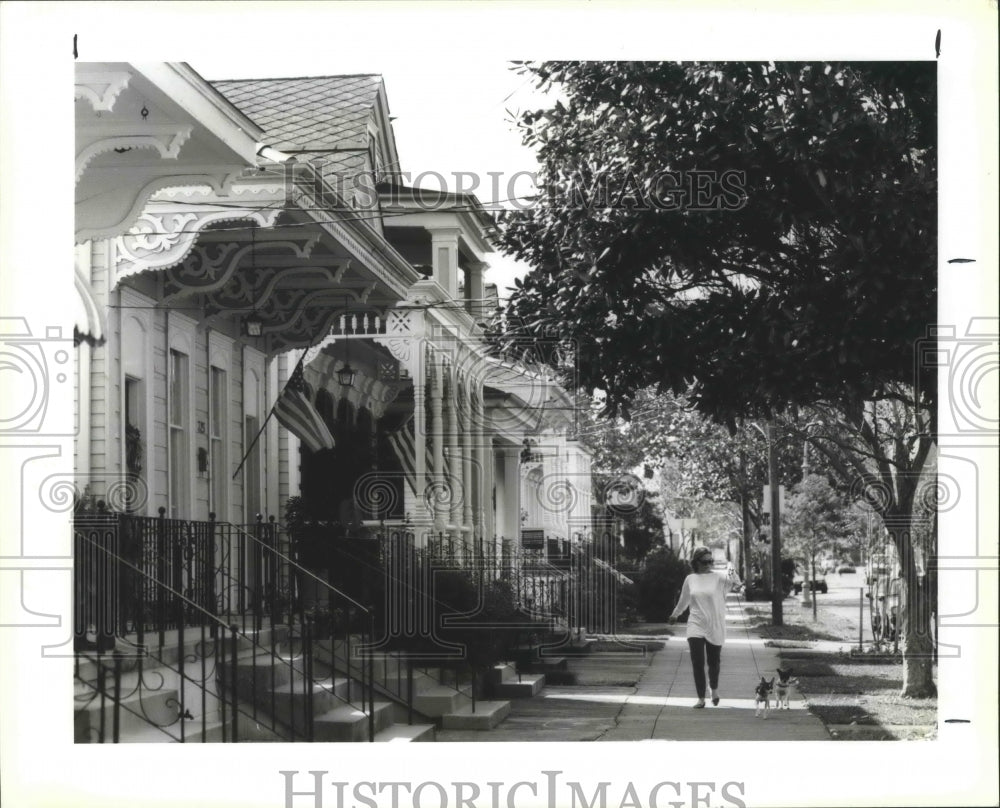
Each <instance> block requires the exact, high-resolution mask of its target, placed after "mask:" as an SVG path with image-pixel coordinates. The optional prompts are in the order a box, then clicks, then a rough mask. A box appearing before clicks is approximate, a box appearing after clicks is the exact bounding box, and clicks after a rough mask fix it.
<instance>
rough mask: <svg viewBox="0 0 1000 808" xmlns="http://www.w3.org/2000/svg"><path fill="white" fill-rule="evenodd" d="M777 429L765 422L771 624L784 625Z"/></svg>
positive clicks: (772, 421)
mask: <svg viewBox="0 0 1000 808" xmlns="http://www.w3.org/2000/svg"><path fill="white" fill-rule="evenodd" d="M776 432H777V429H776V428H775V426H774V420H773V419H772V420H770V421H768V422H767V481H768V484H769V485H770V487H771V624H772V625H775V626H781V625H784V622H783V620H784V618H783V614H782V606H783V601H784V599H785V592H784V589H783V588H782V585H781V490H780V489H779V487H778V446H777V443H778V442H777V440H776Z"/></svg>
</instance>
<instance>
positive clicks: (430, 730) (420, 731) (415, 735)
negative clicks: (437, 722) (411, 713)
mask: <svg viewBox="0 0 1000 808" xmlns="http://www.w3.org/2000/svg"><path fill="white" fill-rule="evenodd" d="M435 732H436V730H435V728H434V725H433V724H413V725H410V724H392V725H390V726H388V727H386V728H385V729H383V730H380V731H379V732H376V733H375V742H376V743H417V742H419V741H424V742H426V741H434V740H435Z"/></svg>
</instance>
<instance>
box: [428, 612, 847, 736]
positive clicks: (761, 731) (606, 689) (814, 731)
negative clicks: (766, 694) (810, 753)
mask: <svg viewBox="0 0 1000 808" xmlns="http://www.w3.org/2000/svg"><path fill="white" fill-rule="evenodd" d="M673 631H674V634H673V636H667V635H663V636H660V637H650V636H644V637H643V638H642V639H645V640H652V639H656V640H661V641H663V642H664V643H665V647H664V648H663V650H661V651H656V652H654V653H652V654H651V655H650V656H647V657H646V658H645V659H642V660H640V659H637V658H635V657H633V658H631V659H629V658H627V657H622V658H620V663H618V664H620V665H621V667H622V668H623V670H624V669H630V670H631V674H632V677H633V678H634V676H635V674H636V673H638V675H639V679H638V681H637V682H636V686H635V687H622V686H614V685H608V686H601V685H593V686H583V687H581V686H558V687H556V686H546V688H545V689H544V690H543V691H542V692H541V693H540V694H539V695H537V696H535V697H534V698H531V699H521V700H515V701H513V702H512V703H511V708H512V709H511V714H510V716H509V717H508V718H507V719H506V720H505V721H504V722H503V723H502V724H500V726H498V727H497V728H496V729H494V730H493V731H491V732H482V733H475V732H454V731H441V732H438V735H437V739H438V741H444V742H447V741H463V742H469V741H490V742H494V741H520V742H524V741H596V740H599V741H649V740H653V741H828V740H830V739H831V738H830V734H829V732H827V730H826V727H824V725H823V722H822V721H820V720H819V718H817V717H816V716H814V715H812V714H811V713H809V711H808V710H807V709H806V706H805V703H804V701H803V700H802V698H801V696H799V694H798V692H797V690H796V688H794V687H793V688H792V690H791V693H790V698H789V705H790V709H788V710H775V709H774V707H773V704H772V709H771V711H770V714H769V716H768V718H767V719H766V720H765V719H764V718H758V717H756V716H755V715H754V711H755V706H754V700H753V690H754V687H755V686H756V684H757V682H759V681H760V677H761V676H766V678H767V679H770V678H771V677H772V676H777V674H776V672H775V669H776V668H777V667H778V653H777V651H776V650H775V649H773V648H765V647H764V640H763V639H761V638H760V637H759V636H758V635H755V634H754V633H753V632H750V633H749V635H748V633H747V629H746V621H745V616H744V614H743V611H742V609H741V608H740V606H739V605H738V603H737V601H736V599H735V597H734V596H730V600H729V601H728V624H727V638H726V644H725V646H724V647H723V650H722V673H721V676H720V679H719V693H720V696H721V702H720V704H719V706H718V707H713V706H712V704H711V702H708V705H707V706H706V707H705V709H703V710H697V709H693V708H692V706H691V705H693V704H694V703H695V700H696V695H695V689H694V680H693V679H692V676H691V660H690V658H689V655H688V648H687V641H686V640H685V639H684V626H683V625H678V626H675V627H674V628H673ZM594 656H597V655H596V654H595V655H594ZM601 656H603V655H601ZM591 658H592V657H591ZM615 659H616V658H615V657H611V658H610V659H608V660H607V662H606V663H605V664H607V665H609V666H612V667H613V666H614V665H615V664H616V663H615ZM637 665H639V666H641V668H642V669H641V670H639V671H636V670H635V668H636V666H637ZM758 671H759V672H758Z"/></svg>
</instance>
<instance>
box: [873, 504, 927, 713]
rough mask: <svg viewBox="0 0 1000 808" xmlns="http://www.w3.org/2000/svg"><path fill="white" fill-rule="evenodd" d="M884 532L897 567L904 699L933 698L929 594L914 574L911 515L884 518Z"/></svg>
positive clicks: (914, 562)
mask: <svg viewBox="0 0 1000 808" xmlns="http://www.w3.org/2000/svg"><path fill="white" fill-rule="evenodd" d="M885 525H886V528H887V529H888V531H889V535H890V536H891V537H892V541H893V544H895V546H896V552H897V557H898V558H899V564H900V593H899V600H900V604H899V605H900V611H901V614H900V615H899V616H898V619H897V625H898V628H897V631H899V632H901V633H902V635H903V643H902V648H903V690H902V692H901V694H900V695H902V696H903V697H904V698H933V697H934V696H937V685H936V684H935V683H934V643H933V638H932V634H931V610H930V598H929V597H928V595H929V593H928V592H925V591H924V588H925V587H926V586H927V582H926V580H924V579H923V578H922V577H921V576H920V575H918V574H917V565H916V559H915V557H914V552H913V542H912V540H911V531H912V511H911V512H908V513H906V514H901V513H896V514H893V516H891V517H888V518H886V520H885Z"/></svg>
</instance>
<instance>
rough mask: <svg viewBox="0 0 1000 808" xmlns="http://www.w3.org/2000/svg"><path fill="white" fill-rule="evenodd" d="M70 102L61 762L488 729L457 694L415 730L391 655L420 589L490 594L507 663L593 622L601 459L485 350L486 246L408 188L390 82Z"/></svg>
mask: <svg viewBox="0 0 1000 808" xmlns="http://www.w3.org/2000/svg"><path fill="white" fill-rule="evenodd" d="M76 79H77V85H76V122H77V123H76V136H77V143H76V152H77V158H76V190H77V204H76V213H77V216H76V256H75V257H76V266H75V282H76V287H77V291H78V293H79V301H80V305H79V311H80V313H79V316H78V322H77V324H76V342H77V377H76V412H77V417H78V422H79V424H80V425H81V429H80V430H79V438H78V440H77V443H76V447H75V464H76V478H77V479H78V480H79V481H80V482H79V485H78V500H79V501H78V508H77V514H76V525H77V530H76V535H77V545H76V552H77V561H76V584H75V586H76V590H77V592H76V612H77V614H76V630H77V639H78V648H79V650H80V654H81V661H80V662H78V665H77V674H78V675H77V679H78V682H77V685H78V693H77V699H78V705H77V706H78V710H77V712H78V722H77V724H78V740H111V739H112V737H111V735H112V733H111V730H110V725H111V722H110V719H108V720H105V718H106V713H107V711H108V710H112V711H113V712H114V716H115V717H114V726H115V730H114V739H115V740H118V739H119V732H120V729H119V721H125V722H126V723H128V721H127V720H126V719H128V720H131V721H132V723H133V724H135V733H136V739H150V740H152V739H160V740H171V739H173V740H235V739H237V738H239V739H241V740H249V739H253V738H252V733H250V732H249V731H248V730H247V729H246V727H247V725H248V722H246V720H245V716H246V715H248V710H251V711H252V714H253V715H254V716H256V717H255V718H254V721H253V722H249V723H252V724H254V725H255V727H256V731H258V732H260V731H262V730H261V720H260V718H259V715H261V714H263V715H266V716H267V720H266V721H265V722H264V724H265V725H266V726H265V729H266V732H265V735H266V736H267V738H271V739H273V738H279V739H280V738H284V739H307V740H312V739H327V740H335V739H361V738H365V739H368V740H374V739H377V738H380V737H381V735H380V733H385V732H388V728H389V727H391V726H392V725H393V724H394V723H395V724H405V726H407V727H411V729H409V730H400V732H401V733H402V734H401V737H407V738H413V739H416V738H421V739H426V738H427V737H428V735H430V736H431V737H432V735H433V727H434V726H435V725H436V726H449V725H452V726H461V725H463V724H462V723H461V722H462V721H466V722H469V723H468V724H467V725H469V726H472V725H477V722H478V724H481V725H483V726H484V727H488V726H492V725H493V724H495V722H496V721H498V720H502V717H503V715H504V710H503V707H502V704H503V702H502V701H498V700H496V699H494V700H486V701H483V699H482V691H483V685H484V682H483V681H477V680H476V675H477V674H476V671H475V670H472V671H470V672H468V673H469V676H470V681H469V682H468V683H466V684H465V685H463V686H462V687H464V690H462V687H458V688H457V690H458V691H460V692H458V693H457V695H455V696H453V697H452V698H450V699H444V700H443V701H442V704H443V702H447V704H444V706H442V704H438V703H436V702H434V703H432V702H433V700H432V699H427V698H425V699H424V701H423V702H421V701H420V700H419V695H414V694H415V692H416V691H415V689H414V681H415V678H416V679H417V680H418V681H419V679H420V677H422V676H432V674H431V673H430V672H428V671H424V670H423V669H418V670H417V671H416V672H415V671H414V664H413V662H412V660H406V661H405V663H403V662H401V661H400V658H399V656H398V655H397V656H395V657H393V656H391V654H392V653H395V652H394V651H393V649H392V648H391V643H389V642H387V640H386V638H387V637H389V635H391V634H392V631H391V630H390V629H391V626H394V625H396V624H397V623H403V624H408V623H412V622H413V619H412V614H411V613H410V612H411V611H412V610H413V609H416V608H417V603H416V601H414V600H413V596H412V592H411V591H410V590H412V589H413V587H412V586H411V585H410V579H409V578H407V577H406V576H408V575H411V574H413V573H412V569H414V568H415V567H414V565H415V564H417V565H418V566H419V564H424V565H426V564H428V563H431V562H432V561H433V563H435V564H437V565H438V567H437V568H439V569H451V570H462V569H466V570H469V569H472V570H475V575H474V576H472V578H471V579H472V580H473V581H475V582H478V584H477V585H478V586H480V587H483V586H492V585H494V584H498V583H499V582H502V583H503V584H504V586H505V587H506V591H508V593H509V594H510V597H511V598H512V599H513V605H514V606H515V607H516V610H517V614H518V615H519V617H518V619H517V620H515V621H513V623H511V626H512V628H511V632H512V633H511V636H512V637H514V638H515V639H514V640H513V641H512V645H511V647H512V648H514V647H519V643H520V640H518V639H517V636H518V634H517V632H518V631H519V630H520V629H526V630H527V629H532V630H533V632H536V631H537V626H533V625H532V624H533V623H535V622H537V624H538V626H542V625H544V627H545V628H546V630H548V631H550V632H551V631H555V632H556V633H557V634H558V632H563V633H564V634H566V635H567V636H568V634H569V633H571V631H572V630H573V629H574V628H578V627H580V626H581V625H583V624H584V623H585V622H586V620H583V621H581V618H580V614H581V609H582V607H581V605H580V603H581V601H580V598H579V597H576V598H574V595H573V588H574V580H577V579H578V578H579V577H580V573H579V570H576V571H574V565H573V563H572V562H571V559H572V558H574V557H575V556H574V550H573V548H574V547H576V548H579V547H580V546H581V545H582V543H584V542H585V540H586V537H587V536H588V534H589V532H590V531H592V525H591V510H592V503H591V487H590V455H589V452H588V450H587V449H586V447H585V446H584V445H583V444H581V443H580V442H579V441H577V440H576V439H575V437H574V436H575V430H574V420H573V412H574V407H573V402H572V400H571V398H570V397H569V396H568V394H567V393H566V391H565V390H563V389H562V388H561V387H560V386H559V385H558V384H556V383H555V382H554V381H553V378H552V371H551V367H550V365H549V364H548V363H545V362H540V361H534V360H533V359H532V358H531V357H530V356H527V355H520V356H518V355H516V353H510V352H508V353H507V354H503V355H501V354H499V353H498V352H497V351H496V350H495V349H494V347H493V346H492V344H491V342H490V340H489V338H488V333H487V330H486V321H487V320H488V319H489V317H490V316H491V315H492V313H493V311H494V310H495V308H496V306H497V301H496V292H495V287H491V286H490V285H489V284H488V283H486V277H485V276H486V271H487V268H488V258H489V255H490V253H491V252H492V251H493V247H492V245H491V240H492V232H493V222H492V220H491V218H490V216H489V215H488V214H487V213H486V211H484V210H483V208H482V206H481V205H480V203H479V202H478V201H477V200H476V199H475V198H474V197H472V196H469V195H462V194H449V193H443V192H427V191H424V190H421V189H415V188H411V187H407V186H406V185H405V184H403V183H402V182H401V181H400V169H399V165H400V156H399V155H398V154H397V151H396V144H395V140H394V136H393V131H392V123H391V118H390V116H389V107H388V101H387V98H386V92H385V86H384V84H383V82H382V80H381V78H380V77H379V76H374V75H359V76H331V77H318V78H291V79H261V80H238V81H218V82H214V83H209V82H207V81H205V80H204V79H202V78H201V77H200V76H198V74H197V73H195V72H194V71H193V70H191V68H189V67H187V66H186V65H181V64H152V65H145V64H142V65H139V64H124V63H122V64H82V63H81V64H79V65H78V66H77V77H76ZM415 559H416V561H415ZM401 570H402V572H401ZM387 580H390V581H396V582H398V581H400V580H403V581H404V582H405V586H403V587H401V588H400V592H402V594H400V592H397V593H396V594H395V595H394V594H393V593H392V592H390V591H389V590H390V589H392V587H391V586H388V587H387V586H386V584H385V582H386V581H387ZM413 580H416V579H413ZM380 582H381V583H380ZM404 590H405V591H404ZM431 597H432V599H433V596H431ZM387 613H392V614H391V616H387ZM518 621H520V622H518ZM429 630H430V632H431V633H432V634H433V633H434V630H435V629H434V627H430V629H429ZM191 643H194V644H195V650H193V651H192V650H191V649H189V648H187V646H186V645H185V644H188V645H190V644H191ZM352 643H353V647H352ZM440 644H441V645H448V643H444V642H442V643H440ZM520 644H521V645H523V643H520ZM452 645H453V643H452ZM358 648H364V649H366V652H365V653H359V652H358ZM248 649H249V650H248ZM508 650H509V649H508ZM535 650H537V649H535ZM376 651H377V653H376ZM529 651H531V649H529ZM532 652H533V651H532ZM95 654H96V657H95V656H94V655H95ZM248 654H249V656H250V658H252V663H251V662H248V661H247V659H248ZM453 656H454V655H453ZM459 656H461V655H459ZM191 658H195V659H197V660H198V664H199V665H200V668H199V674H198V676H200V677H201V678H200V680H199V679H198V676H194V675H193V674H192V672H191V669H190V667H188V668H187V669H186V668H185V664H186V663H185V659H191ZM206 659H207V660H208V661H209V662H210V663H211V665H209V667H210V668H211V669H212V671H213V672H211V673H210V674H206V673H205V665H206ZM262 660H263V661H262ZM492 661H494V662H503V661H504V660H492ZM154 664H156V665H160V666H165V668H166V669H169V671H170V673H169V674H166V675H164V676H161V679H162V680H163V681H166V682H168V685H166V686H162V685H161V688H160V690H161V691H164V690H169V691H171V693H172V695H171V696H169V697H167V694H166V693H165V692H152V693H151V692H150V690H149V686H148V683H147V682H146V678H148V677H144V675H143V667H144V666H145V667H146V669H148V668H149V667H150V666H152V665H154ZM379 665H381V666H382V670H381V672H380V671H379ZM392 666H395V673H392V672H391V668H392ZM453 667H455V668H458V667H461V666H460V665H459V664H458V663H457V662H456V663H455V664H454V665H453ZM501 667H502V666H501ZM404 668H405V674H404V673H402V672H401V671H403V670H404ZM161 672H162V671H161ZM490 675H491V676H492V675H495V676H496V677H497V681H496V682H495V683H494V684H495V688H494V694H496V693H500V692H502V688H501V685H502V683H503V682H504V681H505V678H504V673H503V671H502V670H500V669H499V668H498V669H497V670H494V671H493V672H492V673H491V674H490ZM130 676H131V677H132V678H131V679H130V678H129V677H130ZM171 676H173V677H174V680H176V681H175V682H174V685H173V686H172V687H171V686H169V682H170V681H174V680H172V679H171ZM108 677H110V678H108ZM112 679H113V680H114V687H115V688H117V690H116V691H115V692H116V693H117V696H116V697H115V698H113V699H112V698H109V696H108V694H109V692H110V691H109V690H108V688H109V687H111V684H109V683H110V682H111V681H112ZM458 679H460V677H457V679H456V681H457V680H458ZM106 680H107V681H106ZM195 680H198V682H196V681H195ZM199 682H200V684H199ZM352 683H353V684H352ZM487 684H488V683H487ZM488 689H489V688H487V690H488ZM417 691H419V688H417ZM97 694H100V699H99V700H98V699H97ZM487 695H489V693H487ZM477 698H478V704H477ZM106 699H108V700H109V702H111V703H113V705H115V706H114V707H107V708H106V707H105V700H106ZM130 699H131V701H130ZM470 699H471V707H470V705H469V704H468V703H467V702H469V701H470ZM268 700H269V701H268ZM178 702H179V703H180V705H181V706H180V710H179V716H178V715H177V714H176V713H177V712H178V711H177V710H176V709H174V708H172V707H168V706H167V705H168V704H173V705H175V706H176V704H177V703H178ZM248 705H250V706H248ZM498 705H500V706H498ZM477 709H478V712H477ZM258 710H259V711H260V712H258ZM338 711H340V712H341V713H345V714H348V718H345V719H344V720H343V721H341V720H340V719H339V718H338V719H337V720H334V714H338ZM402 714H406V716H407V718H408V720H406V721H402V720H400V716H401V715H402ZM107 715H110V713H107ZM338 715H339V714H338ZM414 715H416V716H417V719H416V720H414ZM151 716H152V717H151ZM463 716H464V717H463ZM394 718H395V721H394V720H393V719H394ZM352 722H353V723H352ZM449 722H451V723H450V724H449ZM345 724H346V725H347V726H346V728H345ZM98 726H99V727H100V729H98ZM413 727H416V729H412V728H413ZM144 733H146V734H145V735H144ZM149 733H153V737H147V736H148V734H149ZM122 739H127V738H125V736H124V735H122Z"/></svg>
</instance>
